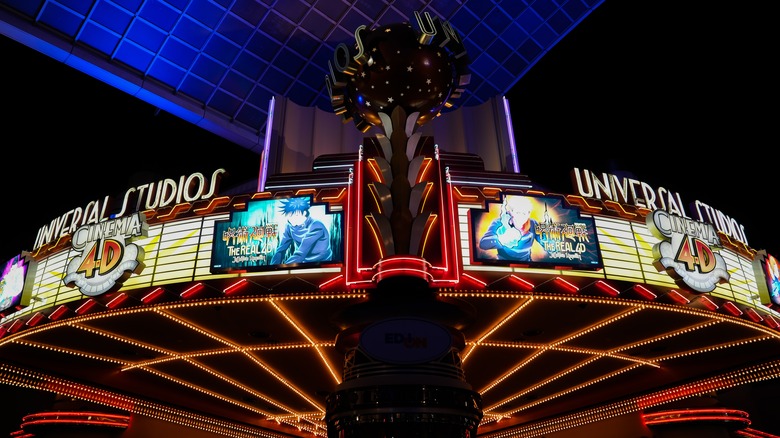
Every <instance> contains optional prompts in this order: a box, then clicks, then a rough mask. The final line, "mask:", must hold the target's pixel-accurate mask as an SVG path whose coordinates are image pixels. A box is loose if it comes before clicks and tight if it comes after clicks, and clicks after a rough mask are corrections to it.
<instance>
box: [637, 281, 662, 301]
mask: <svg viewBox="0 0 780 438" xmlns="http://www.w3.org/2000/svg"><path fill="white" fill-rule="evenodd" d="M632 289H633V290H634V292H636V293H638V294H639V296H640V297H642V298H644V299H646V300H648V301H653V300H654V299H656V298H658V295H656V294H654V293H653V291H651V290H650V289H648V288H646V287H644V286H642V285H641V284H635V285H634V287H633V288H632Z"/></svg>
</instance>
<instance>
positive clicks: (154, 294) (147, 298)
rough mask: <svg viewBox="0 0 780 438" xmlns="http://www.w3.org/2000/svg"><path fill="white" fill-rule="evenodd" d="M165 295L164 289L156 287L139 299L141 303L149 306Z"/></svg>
mask: <svg viewBox="0 0 780 438" xmlns="http://www.w3.org/2000/svg"><path fill="white" fill-rule="evenodd" d="M164 293H165V289H163V288H161V287H158V288H155V289H154V290H153V291H151V292H149V293H148V294H146V295H144V297H143V298H141V302H142V303H144V304H150V303H153V302H155V301H157V299H158V298H160V297H161V296H162V295H163V294H164Z"/></svg>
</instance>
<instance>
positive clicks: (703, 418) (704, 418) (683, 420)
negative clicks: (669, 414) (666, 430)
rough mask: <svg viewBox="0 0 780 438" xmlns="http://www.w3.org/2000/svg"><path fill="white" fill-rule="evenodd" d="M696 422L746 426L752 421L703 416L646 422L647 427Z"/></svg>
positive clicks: (724, 416)
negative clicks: (734, 422) (731, 423)
mask: <svg viewBox="0 0 780 438" xmlns="http://www.w3.org/2000/svg"><path fill="white" fill-rule="evenodd" d="M695 421H723V422H726V423H728V422H732V421H737V422H740V423H745V425H749V424H750V420H748V419H747V418H737V417H729V416H728V415H723V416H720V415H702V416H697V417H680V418H665V419H659V420H648V421H645V424H646V425H647V426H655V425H657V424H671V423H691V422H695Z"/></svg>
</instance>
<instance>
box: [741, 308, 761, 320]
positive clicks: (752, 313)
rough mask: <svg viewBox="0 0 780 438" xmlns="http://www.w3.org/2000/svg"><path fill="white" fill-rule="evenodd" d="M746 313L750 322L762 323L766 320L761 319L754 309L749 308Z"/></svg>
mask: <svg viewBox="0 0 780 438" xmlns="http://www.w3.org/2000/svg"><path fill="white" fill-rule="evenodd" d="M745 313H746V314H747V316H748V318H750V320H751V321H753V322H761V321H763V319H764V318H762V317H761V315H759V314H758V313H756V311H755V310H753V309H751V308H749V307H748V308H747V309H745Z"/></svg>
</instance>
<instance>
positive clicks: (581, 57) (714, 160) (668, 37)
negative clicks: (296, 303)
mask: <svg viewBox="0 0 780 438" xmlns="http://www.w3.org/2000/svg"><path fill="white" fill-rule="evenodd" d="M505 1H506V0H505ZM512 1H514V0H512ZM737 8H738V9H737ZM768 8H769V6H768V4H767V3H765V2H759V1H757V0H746V1H742V2H725V1H720V0H716V1H697V0H692V1H685V2H680V1H677V0H675V1H663V0H654V1H649V0H606V1H605V2H604V3H603V4H602V5H601V6H599V7H598V8H597V9H596V10H595V11H594V12H593V13H592V14H591V15H590V16H589V17H587V18H586V19H585V21H583V22H582V23H580V24H579V25H578V26H577V27H576V28H575V29H573V31H572V32H571V33H569V34H568V35H567V36H565V37H564V38H563V40H562V41H561V42H560V43H558V44H557V45H556V46H555V47H553V48H552V50H551V51H550V52H549V53H548V54H547V55H545V56H544V57H542V59H541V60H540V61H539V62H538V63H537V64H536V65H535V66H534V67H533V68H532V69H531V71H530V72H529V73H528V74H527V75H526V76H524V77H523V78H521V79H520V81H519V82H518V83H517V84H516V85H515V87H514V89H513V90H512V91H511V92H510V93H508V95H507V97H508V99H509V102H510V106H511V109H512V118H513V122H514V126H515V137H516V140H517V143H518V154H519V156H520V166H521V172H522V173H524V174H526V175H528V176H529V177H530V178H531V179H532V180H534V181H535V182H537V183H538V184H540V185H542V186H544V187H547V188H549V189H550V190H551V191H555V192H558V193H572V185H571V182H570V179H569V171H570V170H571V169H572V168H573V167H579V168H585V169H589V170H593V171H596V172H610V173H615V172H620V173H621V174H626V173H627V174H630V175H633V176H634V177H635V178H636V179H638V180H640V181H643V182H646V183H648V184H650V185H651V186H653V187H665V188H667V189H669V190H670V191H675V192H679V193H680V194H681V195H682V196H683V199H684V201H685V202H686V203H690V202H693V201H694V200H697V199H698V200H701V201H703V202H705V203H708V204H710V205H712V206H714V207H716V208H718V209H719V210H721V211H722V212H724V213H725V214H727V215H729V216H731V217H733V218H735V219H736V220H737V221H738V222H739V223H741V224H743V225H744V226H745V228H746V233H747V237H748V240H749V242H750V244H751V246H752V247H754V248H756V249H767V250H768V251H769V252H770V253H771V254H774V255H780V237H778V233H775V232H774V228H775V227H774V225H773V223H774V222H776V218H775V216H774V215H775V214H776V213H775V211H776V207H775V199H776V197H777V187H778V185H777V182H776V181H777V178H776V175H777V173H776V170H775V168H776V167H778V166H777V165H776V164H775V161H778V159H777V158H775V157H776V156H777V147H778V146H779V145H778V136H777V130H776V127H777V108H776V102H777V97H778V96H777V95H778V83H777V79H776V78H777V68H776V67H775V65H774V64H775V63H776V59H775V58H776V54H777V46H776V41H777V37H776V35H770V32H774V30H775V29H776V27H777V26H776V23H774V20H775V18H774V16H775V15H774V14H773V13H771V12H770V11H769V10H768ZM0 53H2V56H3V58H4V60H5V62H4V63H3V65H2V67H0V79H2V84H3V85H4V86H3V89H2V91H0V99H1V100H0V101H1V102H2V106H3V112H2V116H0V123H1V124H2V125H0V126H2V131H3V132H2V134H3V142H2V146H3V152H4V155H3V158H2V165H3V166H2V167H3V170H2V171H1V172H0V178H2V179H1V180H0V183H2V186H1V187H2V193H3V216H4V219H3V224H4V232H3V238H2V240H1V241H0V261H2V260H8V259H10V258H11V257H12V256H14V255H16V254H18V253H19V252H20V251H21V250H23V249H30V248H32V245H33V243H34V239H35V234H36V232H37V230H38V229H39V228H40V227H41V226H42V225H44V224H45V223H47V222H49V221H51V220H52V219H54V218H55V217H57V216H59V215H61V214H63V213H65V212H66V211H68V210H69V209H71V208H74V207H77V206H85V205H86V203H88V202H89V201H92V200H95V199H99V198H102V197H103V196H106V195H111V196H118V195H120V194H122V193H124V191H125V190H126V189H128V188H130V187H134V186H135V185H137V184H140V183H145V182H149V181H152V180H154V179H155V178H159V177H172V178H176V177H178V176H180V175H183V174H190V173H192V172H196V171H201V172H211V171H212V170H214V169H216V168H218V167H225V168H226V169H228V170H230V171H231V172H232V173H233V176H229V177H227V178H226V179H224V183H226V184H233V183H238V182H242V181H243V180H244V179H243V178H244V177H245V176H246V175H250V176H251V175H256V174H257V170H258V168H259V161H258V160H259V157H258V156H256V155H255V154H253V153H251V152H249V151H247V150H246V149H244V148H242V147H239V146H236V145H233V144H231V143H229V142H227V141H226V140H224V139H221V138H219V137H217V136H215V135H213V134H211V133H209V132H207V131H205V130H202V129H200V128H198V127H196V126H194V125H191V124H189V123H187V122H184V121H182V120H180V119H178V118H176V117H174V116H171V115H170V114H167V113H165V112H158V111H157V110H156V109H155V108H154V107H153V106H151V105H149V104H146V103H144V102H142V101H140V100H138V99H136V98H134V97H131V96H129V95H126V94H124V93H123V92H120V91H118V90H116V89H113V88H111V87H109V86H107V85H105V84H103V83H101V82H99V81H97V80H94V79H92V78H90V77H88V76H86V75H84V74H83V73H80V72H78V71H75V70H73V69H71V68H69V67H67V66H65V65H63V64H61V63H59V62H57V61H54V60H52V59H50V58H48V57H46V56H43V55H40V54H38V53H37V52H35V51H33V50H32V49H30V48H27V47H25V46H22V45H20V44H18V43H16V42H15V41H12V40H10V39H7V38H6V37H4V36H0ZM770 75H772V76H771V78H770ZM770 116H771V117H770ZM163 151H165V153H163ZM761 385H764V384H761ZM762 387H763V386H762ZM750 398H751V397H748V398H747V399H748V400H749V399H750ZM745 400H746V399H745V398H743V399H742V400H740V402H741V403H742V404H744V402H745ZM743 407H744V406H743ZM749 408H750V412H751V418H753V419H754V420H756V423H755V424H754V426H756V427H757V428H759V429H761V428H763V429H764V430H767V431H769V430H772V429H773V428H775V426H774V424H775V423H774V422H773V421H772V418H773V417H771V416H769V415H766V414H769V413H770V406H768V405H767V404H762V403H760V402H759V403H756V405H755V406H751V407H749ZM762 411H764V412H762ZM762 421H763V424H761V422H762Z"/></svg>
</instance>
